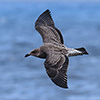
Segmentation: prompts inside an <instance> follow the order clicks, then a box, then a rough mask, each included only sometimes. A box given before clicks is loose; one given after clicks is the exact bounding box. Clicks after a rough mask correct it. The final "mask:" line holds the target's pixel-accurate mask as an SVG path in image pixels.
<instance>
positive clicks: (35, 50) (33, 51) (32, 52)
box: [25, 48, 40, 57]
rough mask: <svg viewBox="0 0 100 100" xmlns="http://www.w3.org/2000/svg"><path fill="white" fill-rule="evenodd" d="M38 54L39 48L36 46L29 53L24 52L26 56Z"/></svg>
mask: <svg viewBox="0 0 100 100" xmlns="http://www.w3.org/2000/svg"><path fill="white" fill-rule="evenodd" d="M39 55H40V49H39V48H37V49H34V50H32V51H31V52H30V53H28V54H26V55H25V57H28V56H36V57H38V56H39Z"/></svg>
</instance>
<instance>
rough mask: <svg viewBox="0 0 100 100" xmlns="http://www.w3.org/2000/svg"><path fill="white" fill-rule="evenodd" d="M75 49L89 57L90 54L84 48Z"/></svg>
mask: <svg viewBox="0 0 100 100" xmlns="http://www.w3.org/2000/svg"><path fill="white" fill-rule="evenodd" d="M75 49H76V50H78V51H81V52H82V53H83V54H87V55H88V52H87V51H86V49H85V48H84V47H81V48H75Z"/></svg>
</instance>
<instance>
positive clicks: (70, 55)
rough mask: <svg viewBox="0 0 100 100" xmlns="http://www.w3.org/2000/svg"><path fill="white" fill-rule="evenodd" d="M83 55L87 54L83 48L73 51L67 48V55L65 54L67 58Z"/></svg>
mask: <svg viewBox="0 0 100 100" xmlns="http://www.w3.org/2000/svg"><path fill="white" fill-rule="evenodd" d="M83 54H88V52H87V51H86V49H85V48H84V47H81V48H74V49H71V48H68V53H67V56H68V57H72V56H78V55H83Z"/></svg>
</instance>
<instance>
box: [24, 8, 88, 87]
mask: <svg viewBox="0 0 100 100" xmlns="http://www.w3.org/2000/svg"><path fill="white" fill-rule="evenodd" d="M35 29H36V30H37V31H38V32H39V33H40V35H41V36H42V39H43V45H42V46H41V47H40V48H36V49H34V50H32V51H31V52H30V53H28V54H26V55H25V57H28V56H30V55H32V56H35V57H39V58H43V59H46V60H45V62H44V66H45V69H46V72H47V74H48V76H49V77H50V79H51V80H52V82H54V83H55V84H56V85H57V86H59V87H62V88H68V85H67V75H66V73H67V71H68V64H69V59H68V57H71V56H77V55H83V54H88V52H87V51H86V49H85V48H84V47H81V48H67V47H66V46H65V45H64V40H63V36H62V34H61V32H60V30H59V29H58V28H56V27H55V24H54V21H53V19H52V17H51V13H50V11H49V10H48V9H47V10H46V11H44V12H43V13H42V14H41V15H40V16H39V17H38V19H37V20H36V22H35Z"/></svg>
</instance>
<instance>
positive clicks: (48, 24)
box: [35, 10, 64, 44]
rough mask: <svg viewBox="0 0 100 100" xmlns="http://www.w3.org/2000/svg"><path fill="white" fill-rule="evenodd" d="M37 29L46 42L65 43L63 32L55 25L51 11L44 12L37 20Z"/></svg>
mask: <svg viewBox="0 0 100 100" xmlns="http://www.w3.org/2000/svg"><path fill="white" fill-rule="evenodd" d="M35 29H36V30H37V31H38V32H39V33H40V35H41V36H42V38H43V42H44V43H55V42H56V43H61V44H64V41H63V37H62V34H61V32H60V31H59V30H58V29H57V28H56V27H55V25H54V22H53V19H52V17H51V14H50V11H49V10H46V11H45V12H43V13H42V14H41V15H40V16H39V17H38V19H37V20H36V22H35Z"/></svg>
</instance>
